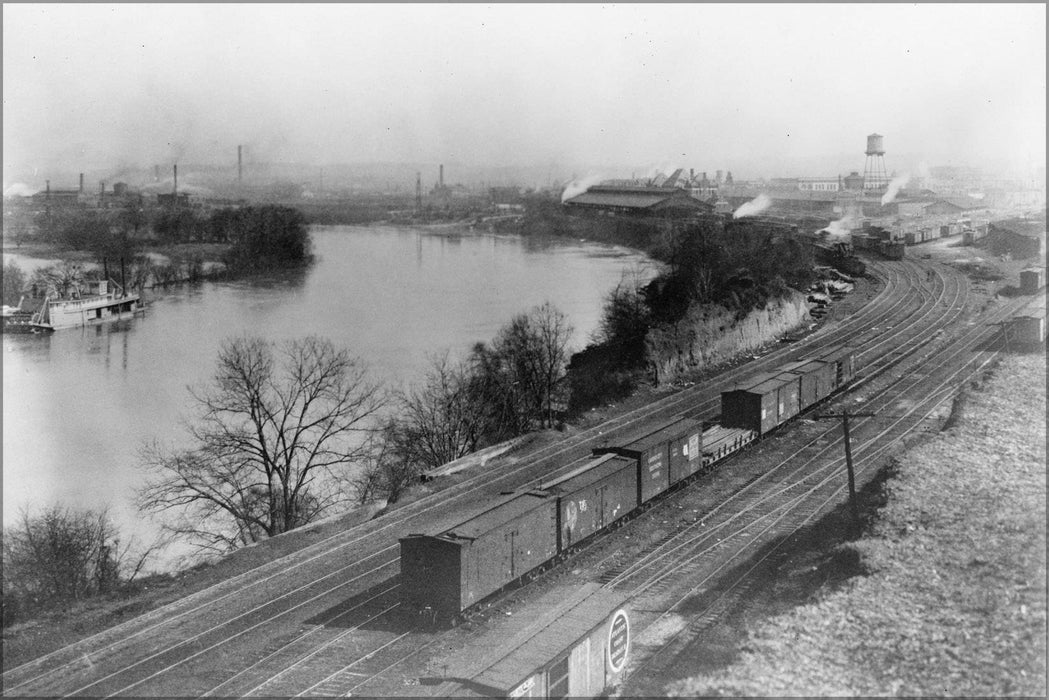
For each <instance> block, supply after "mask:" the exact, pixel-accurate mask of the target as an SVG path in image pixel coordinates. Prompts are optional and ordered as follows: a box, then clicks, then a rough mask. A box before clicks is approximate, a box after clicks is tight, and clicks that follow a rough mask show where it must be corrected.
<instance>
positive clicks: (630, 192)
mask: <svg viewBox="0 0 1049 700" xmlns="http://www.w3.org/2000/svg"><path fill="white" fill-rule="evenodd" d="M564 206H565V210H566V211H568V212H569V213H585V214H595V215H599V216H635V217H660V218H684V217H688V216H692V215H694V214H702V213H709V212H712V211H713V210H714V206H713V205H712V204H711V203H709V202H704V201H702V200H700V199H697V198H695V197H693V196H692V195H691V194H690V193H689V191H688V190H685V189H681V188H678V187H640V186H633V187H630V186H619V185H595V186H594V187H591V188H590V189H588V190H587V191H586V192H584V193H582V194H579V195H576V196H575V197H571V198H570V199H567V200H565V202H564Z"/></svg>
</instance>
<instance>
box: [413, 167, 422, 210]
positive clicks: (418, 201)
mask: <svg viewBox="0 0 1049 700" xmlns="http://www.w3.org/2000/svg"><path fill="white" fill-rule="evenodd" d="M415 208H416V210H419V209H422V208H423V174H422V173H420V172H417V173H415Z"/></svg>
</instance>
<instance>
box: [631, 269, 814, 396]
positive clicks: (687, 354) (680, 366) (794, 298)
mask: <svg viewBox="0 0 1049 700" xmlns="http://www.w3.org/2000/svg"><path fill="white" fill-rule="evenodd" d="M811 320H812V319H811V318H810V316H809V307H808V304H807V303H806V301H805V297H804V296H803V295H802V294H800V293H798V292H795V291H793V290H792V291H791V292H790V293H789V294H788V295H787V296H786V297H783V298H780V299H775V300H769V301H768V302H766V304H765V306H764V307H762V308H759V309H754V310H752V311H750V312H749V313H747V314H746V315H744V316H743V317H742V318H740V317H739V313H738V312H736V311H731V310H729V309H726V308H724V307H721V306H703V307H692V308H691V309H689V311H688V312H687V313H686V315H685V317H684V318H683V319H681V320H680V321H678V322H676V323H673V324H664V325H661V326H657V327H655V328H652V329H650V330H649V332H648V335H647V336H646V338H645V352H646V358H647V362H648V364H649V366H650V367H651V368H652V371H653V374H654V376H655V378H656V380H657V382H658V383H660V384H663V383H665V382H669V381H673V380H674V379H675V378H676V377H677V376H678V375H680V374H683V373H685V372H691V371H694V370H698V369H703V368H704V367H706V366H708V365H713V364H718V363H720V362H724V361H726V360H730V359H732V358H733V357H735V356H736V355H738V354H740V353H744V352H748V351H751V350H755V349H757V348H759V347H761V346H762V345H765V344H766V343H770V342H773V341H775V340H776V339H777V338H779V337H780V336H783V335H786V334H787V333H790V332H791V331H794V330H796V329H797V328H799V327H801V326H803V325H806V324H807V323H809V322H810V321H811Z"/></svg>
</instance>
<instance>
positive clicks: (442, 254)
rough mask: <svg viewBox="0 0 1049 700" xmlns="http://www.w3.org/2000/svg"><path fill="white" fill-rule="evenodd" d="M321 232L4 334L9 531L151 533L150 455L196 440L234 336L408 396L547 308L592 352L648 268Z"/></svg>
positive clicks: (517, 245)
mask: <svg viewBox="0 0 1049 700" xmlns="http://www.w3.org/2000/svg"><path fill="white" fill-rule="evenodd" d="M312 238H313V250H314V253H315V254H316V257H317V260H316V262H315V264H314V265H313V266H312V267H311V268H310V269H308V270H306V271H301V272H296V273H288V274H275V275H271V276H268V277H266V278H263V279H252V280H241V281H235V282H209V283H203V284H199V285H181V286H177V287H174V288H169V289H167V290H163V291H157V292H155V293H151V292H147V294H146V295H145V300H146V301H147V302H148V304H149V306H148V310H147V312H146V313H145V314H144V315H140V316H138V317H136V318H134V319H131V320H126V321H119V322H115V323H111V324H109V325H106V326H95V327H91V328H86V329H66V330H61V331H57V332H55V333H53V334H49V335H5V336H3V350H4V354H3V507H4V518H3V520H4V523H5V524H8V523H10V522H12V521H13V520H14V519H15V518H16V517H17V515H18V512H19V510H20V509H21V508H23V507H25V506H29V507H30V508H38V507H40V506H43V505H46V504H51V503H56V502H61V503H64V504H68V505H73V506H79V507H92V508H97V507H100V506H107V507H108V508H109V510H110V513H111V515H112V516H113V519H114V521H115V523H116V524H117V525H118V526H119V527H120V529H121V530H122V531H123V532H125V533H127V534H130V533H132V532H134V533H137V535H138V538H139V539H140V540H148V539H152V536H153V535H154V534H155V533H156V531H157V528H156V525H155V523H151V522H150V521H148V520H145V519H143V518H142V517H141V516H140V515H139V514H138V513H137V512H136V510H135V508H134V505H133V499H134V492H135V489H136V487H137V486H138V485H139V484H140V483H141V479H142V474H141V470H140V467H139V466H138V465H139V459H138V454H139V451H140V449H141V447H142V445H143V444H144V443H146V442H149V441H152V440H154V439H156V440H159V441H160V442H162V443H165V444H186V443H185V432H184V430H183V428H182V425H181V423H180V421H181V418H182V417H184V416H185V417H189V416H190V415H192V403H191V402H190V397H189V393H188V391H187V387H188V386H201V385H203V384H204V383H206V382H207V380H208V378H209V377H210V376H211V375H212V373H213V370H214V362H215V357H216V353H217V351H218V348H219V346H220V345H221V343H222V341H223V340H224V339H226V338H228V337H231V336H238V335H259V336H262V337H264V338H267V339H272V340H278V341H280V340H285V339H294V338H300V337H302V336H305V335H309V334H316V335H319V336H323V337H327V338H330V339H331V340H332V341H333V342H334V343H335V344H336V345H338V346H342V347H346V348H348V349H349V350H350V352H352V353H353V354H355V355H357V356H358V357H360V358H361V359H362V360H363V361H364V362H365V364H366V365H367V366H368V367H369V372H370V376H371V377H373V378H374V379H377V380H379V381H381V382H383V383H384V384H385V385H386V386H389V387H391V388H400V387H402V386H405V385H406V384H408V383H411V382H412V381H414V380H416V379H418V378H419V377H420V376H421V375H422V373H423V371H425V368H426V367H427V364H428V357H429V356H431V355H433V354H439V353H443V352H445V351H448V352H450V353H451V354H452V356H462V355H464V354H465V353H466V352H467V351H468V350H469V348H470V347H471V346H472V345H473V344H474V343H475V342H477V341H488V340H490V339H491V338H492V337H493V336H494V335H495V334H496V332H497V331H498V329H499V328H500V327H501V326H502V325H503V324H505V323H506V322H507V321H508V320H509V319H510V317H511V316H513V315H514V314H516V313H519V312H523V311H527V310H528V309H530V308H531V307H533V306H535V305H538V304H541V303H543V302H544V301H550V302H552V303H553V304H554V305H555V306H556V307H557V308H558V309H560V310H561V311H562V312H563V313H564V314H565V315H566V316H567V317H568V320H569V322H570V323H571V324H572V326H573V327H574V328H575V331H574V334H573V342H572V346H573V349H581V348H582V347H583V346H584V345H585V344H586V342H587V340H588V339H589V336H590V334H591V333H592V332H593V331H594V330H595V329H596V328H597V325H598V321H599V317H600V312H601V305H602V300H603V297H604V296H605V294H606V293H607V292H608V291H609V290H610V289H612V288H613V287H614V286H615V285H616V283H618V282H619V281H620V279H621V278H622V275H623V274H624V273H630V272H633V271H635V270H638V269H642V270H647V273H648V274H650V273H651V271H652V270H651V266H650V265H649V261H648V260H647V259H646V258H644V256H642V255H640V254H638V253H636V252H633V251H629V250H626V249H622V248H616V247H611V246H603V245H599V244H591V243H574V242H564V241H549V240H547V241H536V240H534V239H523V238H519V237H515V236H496V235H490V234H475V233H472V232H469V231H459V230H457V229H453V228H446V229H440V230H416V229H405V228H396V227H386V226H368V227H358V226H336V227H322V228H315V229H313V231H312ZM9 259H15V261H16V262H18V263H19V264H21V265H22V266H23V269H28V268H30V267H34V266H36V265H35V264H34V261H32V260H28V259H20V258H19V257H18V256H11V255H7V254H5V255H4V262H5V263H6V262H7V261H8V260H9Z"/></svg>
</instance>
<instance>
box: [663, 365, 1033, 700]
mask: <svg viewBox="0 0 1049 700" xmlns="http://www.w3.org/2000/svg"><path fill="white" fill-rule="evenodd" d="M1045 381H1046V363H1045V356H1044V355H1023V356H1008V357H1006V358H1004V359H1003V360H1002V362H1001V363H1000V364H999V365H998V367H997V369H996V370H995V371H994V373H993V376H991V377H990V378H989V379H988V380H986V381H984V382H983V383H982V384H981V385H980V386H978V387H976V388H970V390H969V391H968V393H967V394H966V395H965V399H964V400H962V401H960V402H958V404H956V413H955V415H954V417H953V418H952V420H951V424H950V425H951V427H950V428H948V429H947V430H945V431H944V432H943V433H941V434H939V435H937V436H935V437H934V438H932V439H931V440H929V441H928V442H926V443H924V444H922V445H920V446H919V447H917V448H915V449H912V450H910V451H908V452H907V453H905V454H904V455H903V456H902V457H901V458H900V459H899V460H898V461H897V464H896V468H895V473H894V474H891V475H889V478H888V479H887V481H886V482H885V483H884V487H883V494H882V496H883V499H884V505H883V506H882V507H881V508H880V509H879V510H878V512H877V514H876V516H875V519H874V524H873V527H872V528H871V530H870V532H869V533H868V534H867V535H866V536H865V537H863V538H862V539H859V540H857V541H853V542H845V543H833V542H831V543H828V542H824V543H823V544H824V545H827V544H829V545H830V546H829V547H828V548H827V549H825V550H823V551H820V550H819V549H818V546H819V543H818V542H817V543H812V542H810V543H808V544H810V545H812V544H815V545H816V546H817V549H815V550H812V551H809V552H804V551H800V552H798V553H797V555H796V556H795V557H792V558H791V561H790V562H789V563H788V564H786V565H785V566H784V568H783V569H781V570H780V571H779V572H778V575H777V580H779V581H781V582H782V585H777V586H776V588H777V589H780V594H779V598H780V599H787V600H788V601H793V602H792V603H790V604H789V605H787V606H785V605H784V604H783V601H782V600H768V601H765V606H764V609H765V611H766V614H767V616H766V617H764V618H762V616H761V614H760V612H754V611H753V610H752V611H751V613H750V614H749V615H748V619H747V620H745V621H742V622H743V624H744V626H743V627H741V628H739V629H738V630H737V635H738V640H732V639H725V640H723V641H725V642H727V644H728V646H727V647H726V648H724V649H722V650H721V652H720V653H719V655H718V656H719V657H720V660H712V659H710V658H702V657H700V656H696V657H694V658H691V659H689V658H679V659H678V663H677V668H678V670H679V671H682V670H685V669H687V668H689V667H690V666H691V668H692V669H694V671H693V673H694V672H695V671H700V675H696V676H693V677H692V678H689V679H688V680H685V681H680V682H676V683H673V684H672V685H670V686H667V687H665V689H664V690H665V692H666V693H668V694H670V695H677V696H686V697H687V696H697V695H698V696H704V695H720V696H725V695H727V696H753V695H763V696H776V695H779V696H788V695H840V696H845V695H848V696H853V695H860V696H863V695H886V694H888V695H904V696H924V695H936V696H940V695H961V696H990V697H1001V696H1033V697H1037V696H1041V697H1044V696H1045V693H1046V631H1047V629H1046V549H1045V548H1046V492H1045V480H1046V446H1045V440H1046V431H1045V415H1046V413H1045V411H1046V389H1045ZM958 405H960V409H959V408H957V406H958ZM828 562H829V563H830V564H834V565H833V566H829V565H828ZM842 563H847V564H848V565H847V566H844V567H842ZM810 565H811V566H810ZM843 571H844V572H845V573H844V575H843ZM812 572H816V574H817V575H810V574H811V573H812ZM850 576H851V578H849V577H850ZM827 579H830V580H831V583H829V584H828V583H827ZM799 581H804V582H806V583H808V584H811V585H812V588H811V589H808V590H807V592H806V591H799V590H796V589H797V588H798V585H799ZM806 599H808V600H806ZM813 599H814V600H813ZM795 606H796V607H795ZM785 607H786V608H787V610H786V611H785V610H784V608H785ZM657 680H658V679H653V682H655V681H657Z"/></svg>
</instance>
